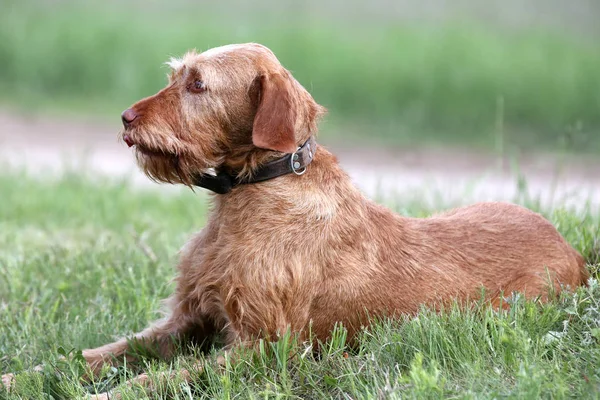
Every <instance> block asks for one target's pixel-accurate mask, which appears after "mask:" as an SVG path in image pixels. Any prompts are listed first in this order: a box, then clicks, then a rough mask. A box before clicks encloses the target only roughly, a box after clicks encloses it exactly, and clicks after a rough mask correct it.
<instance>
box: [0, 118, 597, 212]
mask: <svg viewBox="0 0 600 400" xmlns="http://www.w3.org/2000/svg"><path fill="white" fill-rule="evenodd" d="M118 130H119V124H118V121H115V122H114V123H106V122H98V121H90V120H84V119H80V120H66V119H55V118H47V117H37V118H32V117H31V116H25V115H18V114H15V113H12V112H8V111H2V110H0V163H2V164H5V165H8V166H9V167H16V168H26V169H27V170H29V171H30V172H32V173H36V174H47V173H60V171H64V169H65V168H77V169H82V168H83V169H86V170H87V171H90V172H94V173H97V174H102V175H108V176H114V177H130V178H131V180H132V182H133V184H135V185H140V186H148V187H157V188H159V187H160V188H163V187H162V186H158V185H156V184H155V183H152V182H150V181H149V180H148V179H147V178H146V177H145V176H144V175H143V174H141V173H140V172H139V171H138V169H137V167H136V166H135V163H134V161H133V157H132V155H131V151H130V150H129V149H128V148H127V147H126V146H125V145H123V144H121V143H119V142H118V141H117V139H116V137H117V135H116V134H117V132H118ZM321 139H322V141H325V142H327V141H326V137H324V138H321ZM328 147H329V148H330V149H331V150H333V151H334V152H335V153H336V154H337V155H338V157H339V159H340V162H341V163H342V165H343V166H344V168H345V169H346V170H347V171H348V172H349V174H350V176H351V177H352V179H353V180H354V181H355V183H356V184H357V185H358V186H359V187H361V188H362V189H363V190H364V191H365V192H366V193H367V194H368V195H369V196H372V197H384V198H392V196H394V198H410V197H413V198H423V199H424V200H423V201H426V202H429V203H433V204H434V205H437V204H439V205H441V203H445V204H447V203H448V202H453V203H459V204H462V203H468V202H473V201H483V200H513V199H514V198H515V195H516V194H517V188H518V185H517V180H516V179H515V174H514V173H511V172H510V168H509V167H508V165H509V164H510V162H508V161H506V160H505V161H504V167H499V164H501V160H499V159H498V158H496V157H493V156H490V155H484V154H477V153H473V152H467V151H457V150H452V151H448V150H443V151H442V150H414V149H404V150H403V149H390V148H387V149H383V148H357V147H351V148H350V147H345V146H341V145H336V144H329V145H328ZM518 163H519V167H520V169H521V170H522V173H523V175H524V176H525V178H526V181H527V186H528V191H529V194H530V195H531V196H533V197H536V198H539V199H540V200H541V201H542V202H544V203H550V202H554V201H560V202H562V203H566V204H567V205H572V206H575V207H582V206H583V205H584V204H585V202H586V201H590V202H592V203H593V204H594V205H595V206H598V207H600V162H598V161H595V160H593V159H590V158H588V159H584V158H578V159H574V158H571V159H568V160H565V161H563V162H560V163H559V162H557V160H556V158H552V157H549V156H535V157H533V156H528V157H521V159H520V160H518ZM417 196H418V197H417Z"/></svg>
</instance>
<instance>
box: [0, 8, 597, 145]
mask: <svg viewBox="0 0 600 400" xmlns="http://www.w3.org/2000/svg"><path fill="white" fill-rule="evenodd" d="M174 4H176V5H177V6H173V9H170V8H168V7H159V6H158V5H157V4H146V3H144V6H143V7H142V6H141V5H139V4H137V5H136V3H135V2H128V3H125V4H122V3H116V2H110V1H109V2H104V3H97V4H93V3H92V2H75V1H73V0H64V1H58V2H47V1H43V0H36V1H33V2H22V1H18V0H6V1H5V2H4V4H3V12H2V13H1V14H0V63H1V64H2V68H1V69H0V101H3V102H4V103H10V104H13V105H17V106H19V107H27V108H28V109H38V110H46V109H48V108H51V109H55V110H62V111H65V110H69V112H71V113H78V112H82V111H84V112H89V113H92V112H93V113H94V114H104V115H111V116H113V115H117V116H118V115H119V113H120V111H122V110H123V109H124V108H125V107H127V106H128V105H129V104H131V103H133V102H134V101H136V100H138V99H140V98H141V97H145V96H148V95H150V94H153V93H154V92H156V91H157V90H158V89H159V88H161V87H162V86H163V85H164V83H165V81H166V80H165V74H166V72H167V71H166V69H165V68H164V67H162V68H161V64H162V63H163V62H164V61H166V60H167V59H168V58H169V57H170V56H173V55H175V56H176V55H180V54H182V53H183V52H184V51H185V50H187V49H189V48H194V47H197V48H199V49H201V50H202V49H206V48H208V47H213V46H217V45H221V44H226V43H231V42H246V41H256V42H261V43H264V44H266V45H268V46H269V47H271V48H272V49H273V50H274V51H275V53H276V54H277V55H278V56H279V58H280V59H281V61H282V62H283V63H284V65H285V66H287V67H288V68H289V69H291V70H292V71H293V73H294V74H295V75H296V77H297V78H298V79H299V80H300V82H301V83H303V84H304V85H305V86H306V87H307V88H309V89H310V91H311V92H312V93H313V94H314V96H315V98H316V99H317V100H318V101H319V102H320V103H322V104H324V105H325V106H327V107H328V108H329V109H330V111H331V117H330V118H329V124H330V125H329V127H330V129H329V131H331V132H332V133H331V134H332V135H333V134H337V135H338V136H339V137H340V138H344V139H346V138H348V136H352V137H355V138H356V137H358V138H361V137H363V138H365V137H367V138H368V139H371V138H373V137H378V138H380V139H381V140H385V141H387V142H390V143H396V144H406V143H423V142H434V143H456V142H457V141H460V142H462V143H468V144H471V145H479V146H487V147H494V146H495V145H496V142H497V137H498V130H499V127H501V129H502V131H503V134H504V135H505V141H506V143H507V144H508V145H510V146H517V147H526V148H532V147H536V148H537V147H540V146H541V147H546V148H549V149H557V148H558V149H563V148H567V149H573V150H578V151H589V152H598V151H600V139H598V138H600V134H599V128H600V113H599V112H598V110H599V109H600V75H599V74H598V73H597V71H598V70H600V50H599V48H598V46H597V45H596V42H595V41H594V40H593V39H592V38H582V37H578V36H570V35H569V34H568V33H565V32H560V33H559V32H553V31H550V30H547V29H546V30H543V29H535V28H531V29H520V30H514V31H508V30H506V29H504V30H501V29H494V28H492V27H489V26H487V27H486V26H483V25H481V24H477V23H476V22H473V21H455V22H452V21H449V22H447V23H444V24H442V25H439V26H432V25H431V24H416V23H414V22H413V23H410V22H406V21H403V22H402V23H401V24H400V23H394V21H382V22H381V24H376V23H375V22H373V21H370V22H365V23H351V22H348V21H344V20H342V19H336V20H332V19H319V18H318V17H315V16H314V15H308V14H306V13H305V12H302V8H300V10H297V11H294V12H293V13H288V14H284V15H271V14H269V13H268V12H267V11H264V10H263V11H261V12H248V13H246V14H244V15H243V16H238V17H231V16H230V11H231V10H229V9H227V10H225V11H223V10H221V11H218V10H217V11H215V10H212V9H206V8H205V7H204V6H202V8H201V7H200V6H197V5H195V4H196V3H194V2H186V1H184V2H181V1H180V2H176V3H174ZM233 8H235V7H233ZM49 14H51V15H52V18H48V15H49ZM131 15H135V18H132V17H131ZM199 16H200V17H199ZM157 26H160V29H157Z"/></svg>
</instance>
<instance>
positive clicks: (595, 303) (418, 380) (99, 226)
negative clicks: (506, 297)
mask: <svg viewBox="0 0 600 400" xmlns="http://www.w3.org/2000/svg"><path fill="white" fill-rule="evenodd" d="M0 193H2V201H0V371H1V372H2V373H4V372H9V371H11V372H22V373H21V374H19V375H18V379H17V385H16V387H15V390H14V391H13V392H12V393H11V394H8V393H6V392H2V391H0V399H49V398H54V399H59V398H77V397H80V396H82V395H85V394H86V393H88V392H94V391H96V390H99V391H102V390H105V389H107V388H111V387H115V386H117V385H118V384H119V382H121V381H122V380H124V379H125V378H126V376H129V375H132V374H133V373H135V372H136V370H135V368H132V367H131V366H127V367H125V368H119V369H114V370H107V371H105V374H104V376H103V377H101V378H100V379H99V380H97V381H96V382H94V383H93V384H82V383H80V382H79V376H80V374H81V372H82V370H81V369H80V366H79V363H78V357H77V355H78V352H79V350H81V349H83V348H88V347H92V346H98V345H101V344H104V343H107V342H108V341H110V340H112V339H114V338H115V337H118V336H121V335H125V334H128V333H131V332H133V331H138V330H140V329H142V328H143V327H145V326H146V325H147V324H148V323H149V321H152V320H153V319H155V318H157V317H158V315H157V313H156V310H157V309H158V307H159V300H160V299H161V298H164V297H166V296H168V295H169V293H170V292H171V291H172V289H173V288H172V286H171V284H170V283H169V279H170V278H171V277H172V276H173V267H174V265H175V263H176V251H177V249H178V248H179V247H180V246H181V245H182V244H183V243H184V242H185V240H186V239H187V238H188V237H189V235H190V233H191V232H194V231H196V230H198V229H200V228H201V227H202V225H203V224H204V221H205V216H206V210H207V207H206V206H207V199H206V197H204V196H203V195H201V194H194V193H191V192H189V191H186V190H184V191H181V192H177V191H176V192H174V193H168V194H165V193H164V192H158V191H144V190H139V189H136V190H134V189H132V188H131V187H130V186H129V185H128V184H127V182H115V181H102V180H96V181H92V180H89V179H87V178H85V177H82V176H79V175H67V176H65V177H63V178H60V179H54V180H52V179H46V180H44V181H41V180H36V179H34V178H31V177H28V176H26V175H24V174H20V173H6V172H5V173H3V174H0ZM521 198H522V199H523V198H526V197H521ZM398 204H402V202H398ZM526 205H528V206H531V207H533V208H535V207H536V205H535V204H528V203H526ZM432 211H434V210H431V209H428V208H427V207H426V206H423V205H419V204H418V202H414V203H403V207H402V212H403V213H404V214H409V215H415V216H425V215H428V214H430V213H431V212H432ZM539 211H542V212H543V213H544V214H545V215H546V216H547V217H548V218H550V219H551V220H552V222H553V223H555V224H556V226H557V227H558V229H559V230H560V231H561V232H562V233H563V234H564V235H565V237H566V238H567V239H568V240H569V241H570V242H571V243H572V244H573V245H574V246H575V247H576V248H577V249H579V250H580V251H581V252H582V253H583V254H584V255H585V257H586V258H587V259H588V260H589V262H590V264H595V265H590V269H591V270H592V271H596V272H594V276H595V278H597V277H598V274H597V270H598V263H600V251H599V250H600V246H599V241H598V238H599V237H600V219H599V214H598V211H599V210H589V209H587V210H581V211H573V210H566V209H563V208H561V207H560V206H558V205H557V206H556V207H555V208H553V209H544V210H539ZM510 301H512V302H513V307H512V308H511V310H510V311H502V312H495V311H492V310H490V309H489V308H486V307H485V306H484V305H482V304H475V305H474V307H473V308H471V309H468V310H464V309H459V308H457V307H453V308H451V309H448V310H445V311H444V312H442V313H439V314H436V313H433V312H431V311H429V310H426V309H423V310H422V311H421V312H420V313H419V315H418V316H417V317H415V318H407V319H406V320H404V321H395V322H392V321H379V322H378V323H376V324H375V325H374V326H373V327H372V328H371V329H369V330H368V331H365V332H364V334H363V335H362V337H361V340H360V346H359V348H358V349H356V350H354V351H350V350H349V349H347V348H346V347H345V345H344V332H343V330H338V331H337V332H336V334H335V335H334V338H333V339H332V340H331V341H330V342H328V343H326V344H323V351H322V355H321V357H320V358H316V357H315V356H313V354H312V353H311V352H310V351H306V349H305V348H304V347H303V346H302V345H301V344H297V343H294V340H293V338H290V337H287V336H285V337H283V338H282V339H281V340H280V341H279V342H276V343H272V344H264V351H261V352H260V353H259V354H258V355H255V356H251V355H245V356H243V357H242V359H241V360H240V361H239V362H238V363H235V364H233V363H229V364H227V365H226V367H225V368H216V367H213V364H212V363H211V362H208V363H207V365H206V368H205V370H204V372H203V373H196V374H194V376H193V379H192V382H191V383H190V384H184V383H182V381H181V380H180V379H179V378H174V379H171V380H169V381H168V382H163V384H162V385H160V387H159V388H158V390H157V392H156V394H155V396H154V397H155V398H173V399H191V398H217V399H233V398H254V399H258V398H262V399H267V398H268V399H271V398H273V399H275V398H303V399H304V398H306V399H310V398H314V399H316V398H336V399H358V398H360V399H367V398H373V399H383V398H385V399H388V398H389V399H395V398H415V399H422V398H442V397H443V398H461V399H463V398H464V399H479V398H514V399H538V398H578V399H579V398H598V396H600V370H599V369H598V365H600V285H599V284H598V282H597V281H596V280H592V281H591V285H590V287H589V288H580V289H579V290H578V291H577V292H576V293H575V294H564V295H561V296H560V297H559V298H557V299H554V300H553V301H551V302H550V303H548V304H539V303H537V302H529V301H524V300H523V299H522V298H519V297H518V296H517V297H513V298H512V299H511V300H510ZM215 351H216V350H215ZM215 351H213V353H211V354H209V355H203V354H196V355H194V354H192V355H191V356H190V355H187V354H185V353H181V354H180V355H178V357H177V358H176V359H175V360H174V361H173V362H172V363H166V362H159V361H156V360H151V359H149V360H148V361H147V363H148V365H147V366H146V369H148V370H149V371H150V372H151V374H156V373H158V372H160V371H167V370H170V369H177V368H179V367H183V366H187V365H190V364H191V363H192V362H193V360H195V359H196V358H200V359H207V360H209V361H210V360H211V359H212V357H214V354H215V353H214V352H215ZM64 354H67V355H71V356H73V358H72V360H71V361H69V362H62V361H58V358H59V356H60V355H64ZM290 354H293V355H295V356H292V357H289V355H290ZM39 363H45V364H46V369H45V370H44V372H43V373H41V374H38V373H31V372H27V370H28V369H29V368H30V367H32V366H34V365H37V364H39ZM145 397H146V395H145V394H144V393H142V392H141V391H140V389H139V388H132V389H127V390H124V398H125V399H137V398H145Z"/></svg>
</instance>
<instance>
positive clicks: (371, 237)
mask: <svg viewBox="0 0 600 400" xmlns="http://www.w3.org/2000/svg"><path fill="white" fill-rule="evenodd" d="M169 65H170V67H171V73H170V76H169V83H168V85H167V87H166V88H164V89H163V90H161V91H160V92H158V93H157V94H155V95H154V96H151V97H148V98H145V99H143V100H141V101H139V102H138V103H136V104H134V105H133V106H132V107H131V108H129V109H127V110H126V111H125V112H123V114H122V120H123V124H124V130H123V131H122V133H121V135H122V139H123V141H124V142H125V143H127V144H128V145H129V146H130V147H134V149H135V156H136V158H137V161H138V164H139V166H140V168H141V169H142V170H143V171H144V172H145V173H146V174H147V175H148V176H149V177H150V178H151V179H153V180H156V181H159V182H168V183H178V184H184V185H188V186H194V185H196V186H202V187H205V188H208V189H210V190H211V191H213V192H215V194H214V195H213V197H212V203H213V207H212V211H211V212H210V216H209V219H208V222H207V225H206V226H205V227H204V229H203V230H202V231H201V232H200V233H198V234H197V235H195V236H194V237H193V238H192V239H191V240H190V241H189V242H188V243H187V244H186V245H185V246H184V247H183V249H182V250H181V255H180V262H179V266H178V276H177V278H176V283H177V287H176V291H175V293H174V294H173V296H172V297H171V298H170V300H169V304H170V314H169V315H168V316H167V317H166V318H165V319H163V320H161V321H158V322H156V323H155V324H154V325H152V326H151V327H149V328H147V329H146V330H144V331H143V332H141V333H139V334H136V335H134V336H132V337H130V338H129V339H127V340H126V339H122V340H120V341H117V342H115V343H112V344H108V345H105V346H102V347H100V348H96V349H91V350H85V351H84V352H83V355H84V357H85V359H86V360H87V362H88V363H89V365H90V366H91V367H92V369H94V370H98V369H99V368H100V367H101V366H102V365H103V364H104V363H112V362H114V360H116V359H119V358H120V357H124V356H125V357H126V356H128V355H129V352H130V345H131V343H132V341H133V342H136V343H137V344H138V345H147V346H152V347H154V348H155V349H157V351H158V353H159V354H160V356H161V357H164V358H168V357H170V356H171V354H172V352H173V341H172V338H181V339H183V338H186V337H194V338H196V339H198V338H199V339H203V338H208V337H210V336H212V335H214V334H219V335H222V337H223V339H224V341H225V343H226V344H227V346H228V347H233V348H235V346H237V345H239V346H252V345H253V344H254V343H256V341H257V340H258V339H261V338H262V339H267V340H276V339H277V338H278V335H279V334H281V333H283V332H285V331H286V330H288V329H289V330H291V331H292V332H293V333H295V334H298V335H299V338H300V340H308V339H309V327H310V332H311V333H312V334H313V335H314V338H316V339H319V340H326V339H327V338H328V336H329V335H330V333H331V331H332V329H333V328H334V325H335V324H336V323H338V322H341V323H342V324H343V326H344V327H345V328H346V329H347V330H348V336H349V337H350V338H352V337H354V336H355V334H356V333H357V331H358V330H359V329H361V327H363V326H367V325H368V324H369V319H368V316H388V317H394V316H398V315H406V314H414V313H416V312H417V311H418V309H419V307H420V306H421V305H428V306H431V307H436V306H439V305H443V304H445V303H448V302H451V301H454V300H458V301H459V302H463V301H467V300H468V299H469V298H478V297H479V296H480V290H481V288H482V287H483V288H485V289H486V294H487V296H488V299H489V301H490V302H491V303H492V304H493V305H495V306H499V305H500V304H501V301H502V296H503V294H509V293H511V292H514V291H517V292H521V293H523V294H524V295H525V296H527V297H529V298H534V297H537V296H541V297H544V298H546V297H547V294H548V290H549V289H553V290H556V291H558V290H560V289H561V288H562V287H563V286H570V287H576V286H578V285H581V284H583V283H584V282H585V281H586V277H587V273H586V269H585V266H584V260H583V258H582V257H581V255H579V254H578V253H577V252H576V251H575V250H574V249H573V248H572V247H571V246H570V245H569V244H568V243H567V242H566V241H565V240H564V239H563V238H562V237H561V235H560V234H559V233H558V232H557V230H556V229H555V228H554V227H553V226H552V225H551V224H550V223H549V222H548V221H547V220H545V219H544V218H543V217H541V216H540V215H538V214H536V213H533V212H531V211H529V210H527V209H525V208H523V207H520V206H516V205H511V204H504V203H481V204H475V205H472V206H469V207H464V208H459V209H455V210H452V211H450V212H446V213H442V214H438V215H436V216H433V217H430V218H425V219H418V218H407V217H403V216H400V215H397V214H395V213H393V212H391V211H390V210H388V209H386V208H384V207H382V206H380V205H377V204H375V203H373V202H372V201H370V200H368V199H367V198H365V197H364V196H363V194H362V193H361V192H360V191H359V190H357V189H356V188H355V187H354V186H353V184H352V183H351V181H350V179H349V178H348V176H347V175H346V174H345V173H344V171H342V169H341V168H340V166H339V165H338V162H337V160H336V158H335V157H334V156H333V155H332V154H331V153H329V152H328V151H327V150H326V149H325V148H323V147H321V146H320V145H318V144H316V142H315V135H316V133H317V122H318V119H319V117H320V116H321V115H322V114H323V113H324V111H325V110H324V108H323V107H321V106H320V105H318V104H317V103H316V102H315V101H314V100H313V98H312V97H311V95H310V94H309V93H308V92H307V91H306V90H305V89H304V88H303V87H302V86H301V85H300V84H299V83H298V82H297V81H296V80H295V79H294V78H293V77H292V75H291V74H290V73H289V72H288V71H287V70H286V69H285V68H284V67H283V66H282V65H281V64H280V63H279V61H278V60H277V58H276V57H275V55H274V54H273V53H272V52H271V51H270V50H269V49H267V48H266V47H264V46H261V45H258V44H240V45H229V46H224V47H219V48H215V49H211V50H208V51H205V52H203V53H196V52H189V53H187V54H186V55H185V56H184V57H183V58H181V59H172V60H171V61H170V62H169Z"/></svg>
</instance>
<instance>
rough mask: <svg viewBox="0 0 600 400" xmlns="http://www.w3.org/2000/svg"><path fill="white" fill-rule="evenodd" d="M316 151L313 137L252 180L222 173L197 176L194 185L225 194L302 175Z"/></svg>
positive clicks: (272, 162) (275, 161) (266, 166)
mask: <svg viewBox="0 0 600 400" xmlns="http://www.w3.org/2000/svg"><path fill="white" fill-rule="evenodd" d="M316 151H317V142H316V141H315V138H314V137H313V136H311V137H310V138H309V139H308V140H307V141H306V142H304V144H303V145H302V146H300V147H298V150H296V151H295V152H294V153H291V154H286V155H285V156H283V157H282V158H279V159H277V160H274V161H270V162H268V163H267V164H265V165H263V166H262V167H260V168H259V169H258V170H257V171H256V172H255V173H254V174H253V175H252V178H250V179H238V178H237V176H235V175H231V174H228V173H227V172H224V171H220V172H218V173H217V174H216V175H210V174H202V175H197V176H195V177H194V178H193V182H192V183H193V184H194V186H199V187H201V188H204V189H208V190H210V191H213V192H215V193H217V194H225V193H229V192H231V189H233V188H234V187H236V186H238V185H243V184H249V183H257V182H262V181H266V180H269V179H273V178H277V177H278V176H282V175H286V174H291V173H294V174H296V175H302V174H304V173H305V172H306V167H308V165H309V164H310V163H311V162H312V160H313V157H314V155H315V152H316Z"/></svg>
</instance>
